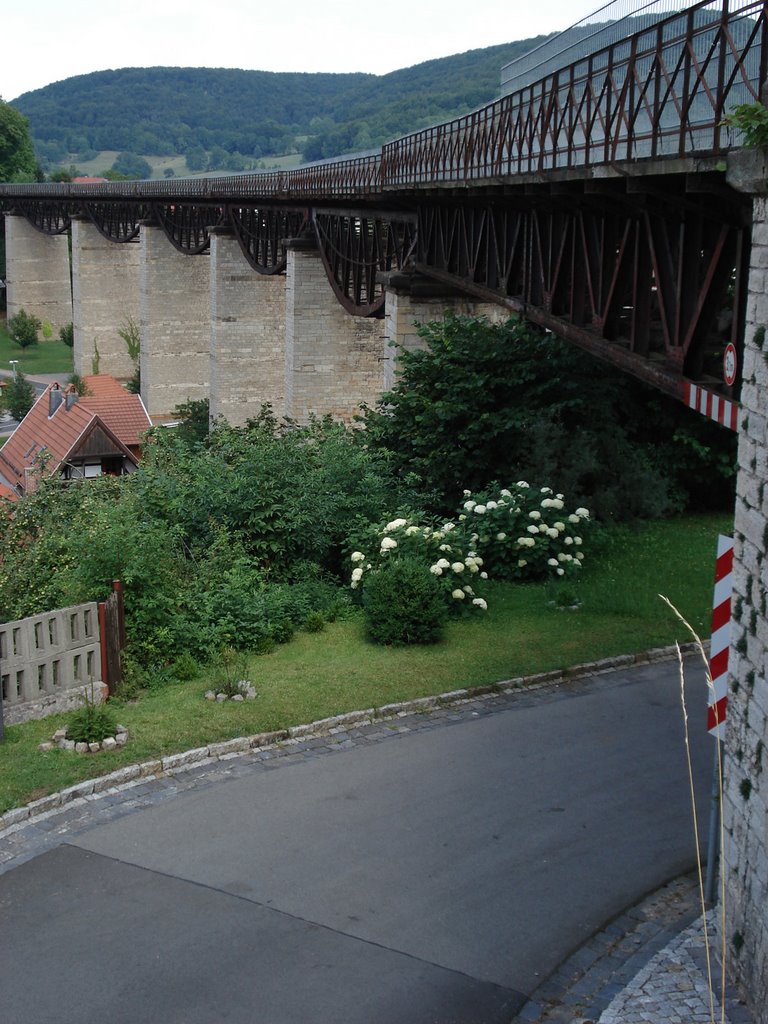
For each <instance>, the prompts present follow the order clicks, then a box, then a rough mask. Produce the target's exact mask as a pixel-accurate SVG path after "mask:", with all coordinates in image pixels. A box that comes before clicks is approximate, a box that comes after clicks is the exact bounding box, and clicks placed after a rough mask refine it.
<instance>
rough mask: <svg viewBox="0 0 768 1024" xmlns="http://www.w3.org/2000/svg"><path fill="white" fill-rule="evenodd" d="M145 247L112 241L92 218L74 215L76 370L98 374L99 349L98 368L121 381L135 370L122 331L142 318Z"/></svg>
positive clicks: (73, 295) (137, 241) (129, 376)
mask: <svg viewBox="0 0 768 1024" xmlns="http://www.w3.org/2000/svg"><path fill="white" fill-rule="evenodd" d="M140 255H141V246H140V244H139V240H138V239H136V241H134V242H122V243H119V244H118V243H115V242H110V241H109V239H107V238H105V237H104V236H103V235H102V234H101V232H100V231H99V230H98V229H97V228H96V227H95V225H94V224H92V223H91V221H89V220H86V219H84V218H77V217H76V218H73V220H72V313H73V324H74V329H75V330H74V334H75V346H74V357H75V371H76V372H77V373H79V374H81V375H82V376H85V375H86V374H89V373H93V371H94V366H95V365H96V349H98V368H99V373H110V374H111V375H112V376H113V377H116V378H117V379H118V380H122V381H126V380H129V379H130V378H131V377H132V376H133V374H134V366H133V363H132V361H131V359H130V357H129V356H128V349H127V347H126V344H125V341H124V340H123V339H122V338H121V337H120V335H119V333H118V331H120V330H121V329H123V328H124V327H125V326H126V325H127V322H128V321H129V320H132V321H133V322H134V323H135V324H136V325H137V327H138V323H139V260H140Z"/></svg>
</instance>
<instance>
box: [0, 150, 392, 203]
mask: <svg viewBox="0 0 768 1024" xmlns="http://www.w3.org/2000/svg"><path fill="white" fill-rule="evenodd" d="M380 192H381V158H380V156H379V155H378V154H375V155H373V156H365V157H355V158H353V159H350V160H333V161H325V162H324V163H321V164H308V165H307V166H306V167H300V168H298V169H297V170H294V171H274V172H262V173H259V174H233V175H229V176H227V177H220V178H179V179H170V180H162V181H105V182H93V183H88V184H73V183H72V182H48V183H42V184H23V185H0V200H2V198H3V197H8V198H13V197H14V196H24V197H26V198H35V197H36V196H39V197H40V198H41V199H57V200H66V199H72V200H78V201H81V200H83V199H93V200H94V201H95V200H109V201H116V200H120V199H124V200H132V201H134V202H136V201H139V202H140V201H141V200H144V199H146V200H147V201H157V200H161V201H162V200H163V199H166V200H167V201H168V202H169V203H170V202H174V201H176V202H183V201H193V202H201V201H209V202H211V203H216V202H219V201H221V202H225V201H226V202H228V201H231V200H232V199H237V198H243V199H248V200H249V201H252V200H253V199H254V198H260V197H262V196H263V197H264V198H265V199H266V198H268V199H270V200H274V199H285V200H287V201H290V200H296V201H301V200H305V199H310V198H317V197H319V196H321V197H324V198H329V199H356V198H361V197H365V196H367V195H371V194H378V193H380Z"/></svg>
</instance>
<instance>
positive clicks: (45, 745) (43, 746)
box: [37, 740, 53, 754]
mask: <svg viewBox="0 0 768 1024" xmlns="http://www.w3.org/2000/svg"><path fill="white" fill-rule="evenodd" d="M37 749H38V750H42V752H43V753H44V754H47V753H48V751H49V750H53V743H51V741H50V740H46V742H45V743H40V744H38V747H37Z"/></svg>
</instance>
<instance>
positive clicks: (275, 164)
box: [61, 149, 301, 179]
mask: <svg viewBox="0 0 768 1024" xmlns="http://www.w3.org/2000/svg"><path fill="white" fill-rule="evenodd" d="M117 155H118V153H117V150H111V149H107V150H104V151H103V152H101V153H99V155H98V156H97V157H95V159H93V160H78V158H77V156H76V155H75V154H70V155H69V156H67V157H65V158H64V159H63V160H62V161H61V164H62V166H63V167H69V166H70V165H71V166H74V167H76V168H77V169H78V171H80V173H81V174H83V175H87V176H88V177H100V176H102V175H103V174H104V172H105V171H107V170H109V168H110V167H111V166H112V164H113V163H114V162H115V158H116V157H117ZM139 155H140V156H143V158H144V159H145V160H146V161H147V163H148V164H149V165H150V167H151V168H152V178H153V179H158V178H164V177H165V172H166V170H167V169H170V170H172V171H173V173H174V176H175V177H177V178H203V177H209V176H210V175H216V176H224V175H227V174H232V173H234V172H232V171H209V172H206V173H205V174H199V173H197V174H195V173H193V172H192V171H190V170H188V169H187V165H186V162H185V159H184V157H183V156H157V155H153V154H146V153H145V154H139ZM300 162H301V157H300V156H299V154H298V153H291V154H289V155H288V156H267V157H263V158H262V159H261V160H259V164H260V165H261V164H263V165H264V166H263V167H261V166H260V167H259V168H258V170H267V171H271V170H281V171H282V170H291V169H292V168H294V167H298V166H299V164H300Z"/></svg>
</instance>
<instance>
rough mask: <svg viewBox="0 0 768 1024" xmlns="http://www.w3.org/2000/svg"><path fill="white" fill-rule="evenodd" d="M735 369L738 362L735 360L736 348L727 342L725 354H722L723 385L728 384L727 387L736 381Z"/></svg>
mask: <svg viewBox="0 0 768 1024" xmlns="http://www.w3.org/2000/svg"><path fill="white" fill-rule="evenodd" d="M737 368H738V360H737V359H736V348H735V346H734V345H733V343H732V342H728V344H727V345H726V346H725V352H724V353H723V377H725V383H726V384H728V386H729V387H730V385H731V384H733V382H734V381H735V380H736V370H737Z"/></svg>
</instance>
